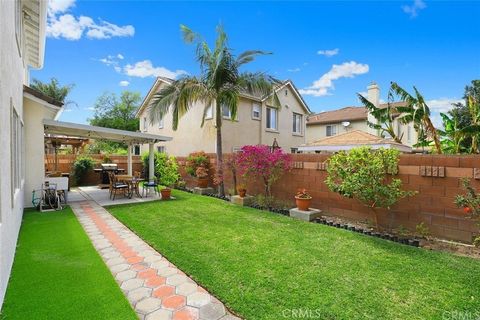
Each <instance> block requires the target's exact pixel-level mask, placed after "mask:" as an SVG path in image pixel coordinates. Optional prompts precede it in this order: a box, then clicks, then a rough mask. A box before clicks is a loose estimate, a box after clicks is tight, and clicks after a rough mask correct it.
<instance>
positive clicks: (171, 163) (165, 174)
mask: <svg viewBox="0 0 480 320" xmlns="http://www.w3.org/2000/svg"><path fill="white" fill-rule="evenodd" d="M142 162H143V167H144V168H145V177H147V178H148V173H149V171H148V170H149V168H148V163H149V154H148V153H144V154H143V155H142ZM153 164H154V167H155V177H156V178H157V179H158V181H159V183H160V184H162V185H164V186H167V187H171V186H173V185H174V184H175V183H176V182H177V181H178V180H179V179H180V174H179V172H178V162H177V160H176V159H175V157H174V156H168V155H167V154H166V153H164V152H155V153H154V160H153Z"/></svg>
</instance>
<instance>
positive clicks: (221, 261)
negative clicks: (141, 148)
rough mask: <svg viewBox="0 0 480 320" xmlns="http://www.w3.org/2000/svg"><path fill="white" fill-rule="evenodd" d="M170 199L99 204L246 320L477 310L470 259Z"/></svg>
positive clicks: (202, 200)
mask: <svg viewBox="0 0 480 320" xmlns="http://www.w3.org/2000/svg"><path fill="white" fill-rule="evenodd" d="M174 196H175V197H177V200H174V201H169V202H151V203H142V204H133V205H123V206H114V207H109V208H108V210H109V211H110V212H112V213H113V214H114V215H115V216H116V217H117V218H118V219H120V220H121V221H122V222H123V223H125V224H126V225H127V226H128V227H130V228H131V229H132V230H134V231H135V232H136V233H137V234H138V235H140V236H141V237H142V238H143V239H145V240H146V241H147V242H149V243H150V244H151V245H152V246H154V247H155V248H156V249H158V250H159V251H160V252H161V253H162V254H164V255H165V256H166V257H167V258H168V259H170V260H171V261H172V262H173V263H174V264H176V265H177V266H178V267H179V268H180V269H182V270H183V271H185V272H186V273H187V274H189V275H191V276H192V277H193V278H194V279H195V280H197V281H198V282H199V283H201V284H202V285H204V286H205V287H207V288H208V289H209V290H210V291H211V292H212V293H213V294H214V295H216V296H217V297H218V298H220V299H221V300H222V301H223V302H225V304H226V305H227V306H228V307H230V308H231V309H232V310H233V311H234V312H236V313H238V314H239V315H241V316H243V317H245V318H247V319H285V318H294V316H297V318H301V317H299V316H298V315H300V314H302V312H303V314H304V315H305V312H309V315H310V318H315V316H318V317H316V319H442V316H444V315H449V314H453V312H464V313H465V314H467V313H469V314H470V315H475V314H476V315H478V314H480V262H479V261H478V260H473V259H468V258H463V257H457V256H453V255H450V254H447V253H440V252H431V251H426V250H423V249H418V248H413V247H409V246H404V245H400V244H396V243H392V242H389V241H386V240H382V239H377V238H372V237H367V236H364V235H361V234H357V233H353V232H350V231H346V230H341V229H336V228H332V227H328V226H324V225H320V224H313V223H306V222H301V221H297V220H293V219H291V218H288V217H284V216H280V215H275V214H272V213H268V212H262V211H259V210H255V209H252V208H242V207H237V206H233V205H231V204H228V203H226V202H224V201H221V200H217V199H214V198H209V197H203V196H197V195H191V194H188V193H185V192H181V191H174ZM304 318H305V317H304ZM448 319H449V318H448Z"/></svg>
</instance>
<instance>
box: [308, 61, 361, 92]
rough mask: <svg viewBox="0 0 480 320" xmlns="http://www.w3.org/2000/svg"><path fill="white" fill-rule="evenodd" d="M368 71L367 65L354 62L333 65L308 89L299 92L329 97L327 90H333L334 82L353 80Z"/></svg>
mask: <svg viewBox="0 0 480 320" xmlns="http://www.w3.org/2000/svg"><path fill="white" fill-rule="evenodd" d="M368 70H369V66H368V65H367V64H362V63H357V62H355V61H350V62H344V63H342V64H340V65H338V64H334V65H333V66H332V68H331V69H330V70H329V71H328V72H327V73H325V74H324V75H323V76H321V77H320V78H319V79H318V80H316V81H315V82H314V83H313V84H312V85H311V86H310V87H307V88H305V89H302V90H300V93H301V94H305V95H312V96H315V97H321V96H326V95H329V94H330V93H329V89H334V88H335V86H334V85H333V81H334V80H338V79H340V78H354V77H355V76H356V75H360V74H365V73H367V72H368Z"/></svg>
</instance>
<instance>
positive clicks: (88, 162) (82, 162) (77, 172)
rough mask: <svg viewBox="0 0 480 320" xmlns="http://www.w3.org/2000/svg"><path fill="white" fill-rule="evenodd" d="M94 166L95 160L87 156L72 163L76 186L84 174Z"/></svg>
mask: <svg viewBox="0 0 480 320" xmlns="http://www.w3.org/2000/svg"><path fill="white" fill-rule="evenodd" d="M94 165H95V160H93V159H92V158H90V157H88V156H80V157H77V158H76V159H75V162H74V163H73V176H74V178H75V183H76V184H77V185H79V184H80V183H82V181H83V178H84V177H85V175H86V173H87V172H88V170H91V169H93V166H94Z"/></svg>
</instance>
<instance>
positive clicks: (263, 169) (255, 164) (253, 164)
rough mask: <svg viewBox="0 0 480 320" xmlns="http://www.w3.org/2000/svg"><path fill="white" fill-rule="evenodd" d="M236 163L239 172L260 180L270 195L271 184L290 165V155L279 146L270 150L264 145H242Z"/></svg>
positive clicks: (266, 192)
mask: <svg viewBox="0 0 480 320" xmlns="http://www.w3.org/2000/svg"><path fill="white" fill-rule="evenodd" d="M237 164H238V170H239V173H240V174H242V175H244V176H245V177H249V178H258V179H261V180H262V182H263V184H264V186H265V194H266V195H267V196H270V193H271V190H270V189H271V186H272V184H273V183H274V182H275V181H277V180H278V179H279V178H280V177H281V176H282V175H283V174H284V173H285V172H286V171H289V170H290V169H291V167H292V161H291V158H290V155H288V154H286V153H285V152H283V151H282V149H280V148H278V149H274V150H273V151H272V150H271V149H270V147H269V146H266V145H256V146H243V147H242V152H240V153H239V154H238V158H237Z"/></svg>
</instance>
